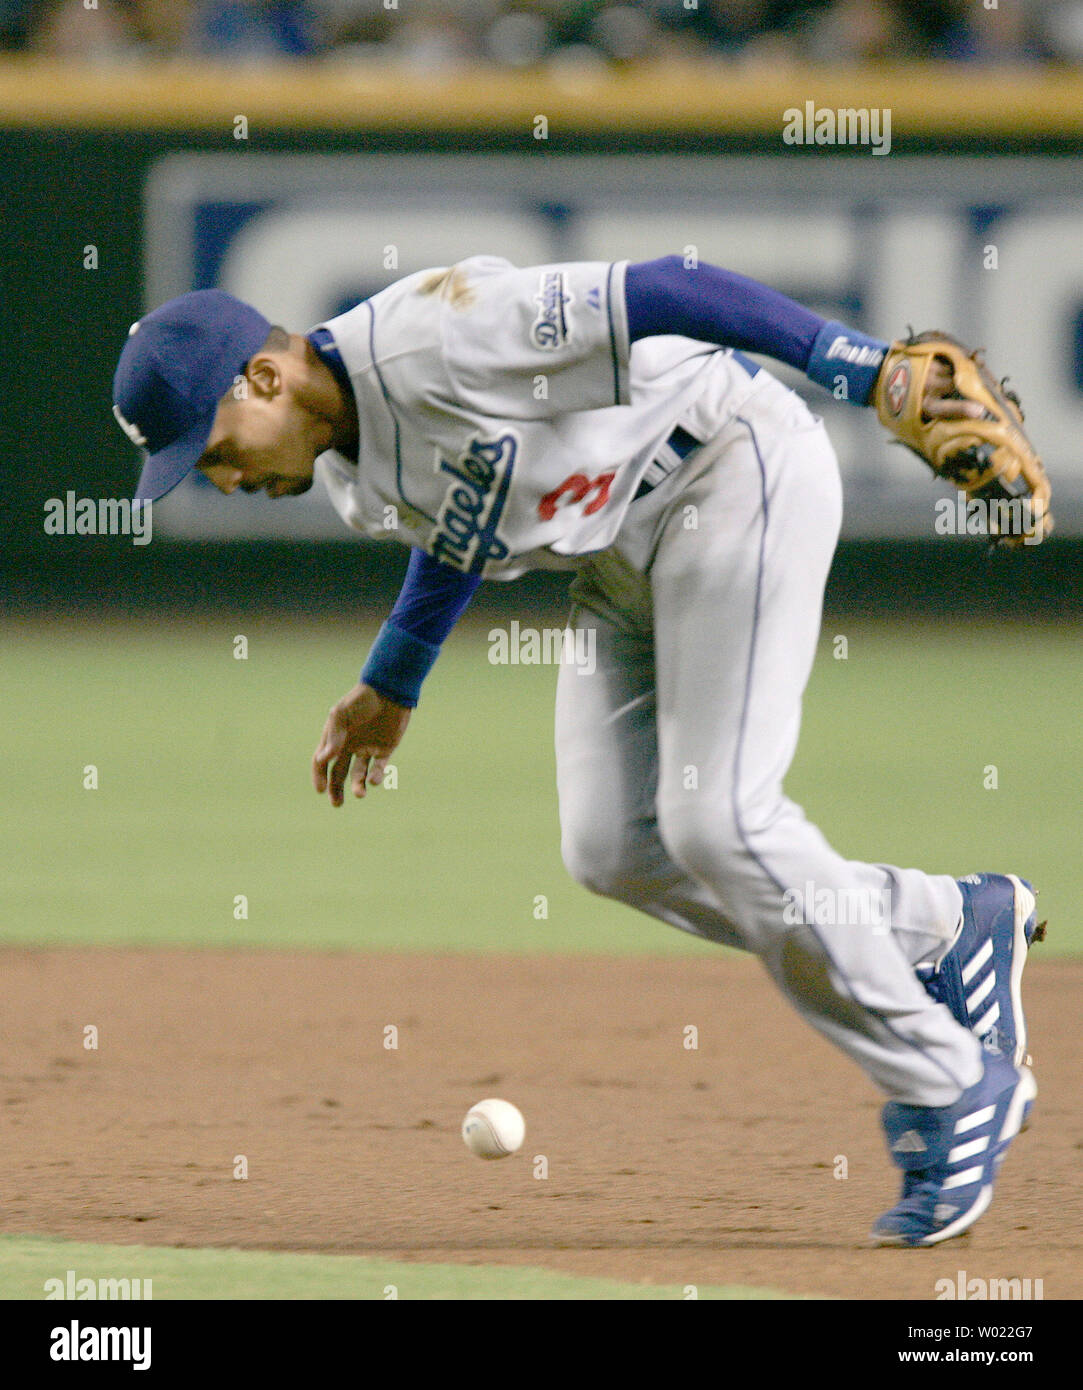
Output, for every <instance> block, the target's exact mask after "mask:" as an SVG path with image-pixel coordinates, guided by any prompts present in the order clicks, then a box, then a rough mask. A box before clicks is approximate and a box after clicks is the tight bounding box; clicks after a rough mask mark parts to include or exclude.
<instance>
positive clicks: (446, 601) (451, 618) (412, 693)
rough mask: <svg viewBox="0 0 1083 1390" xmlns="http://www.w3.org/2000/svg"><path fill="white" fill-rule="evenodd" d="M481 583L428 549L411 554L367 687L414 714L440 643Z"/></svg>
mask: <svg viewBox="0 0 1083 1390" xmlns="http://www.w3.org/2000/svg"><path fill="white" fill-rule="evenodd" d="M480 583H481V576H480V575H476V574H462V573H460V571H459V570H456V569H452V567H451V566H450V565H443V564H441V563H440V562H439V561H438V560H434V559H433V557H432V556H431V555H429V554H428V553H427V552H426V551H424V550H420V549H417V548H415V549H414V550H412V551H411V552H410V563H409V564H408V565H407V567H406V578H405V579H404V580H403V584H402V588H401V589H400V590H399V596H398V598H397V599H396V600H395V606H394V608H392V610H391V612H390V614H389V615H388V619H387V621H386V622H385V623H384V625H383V626H382V627H381V628H380V631H379V634H378V635H377V638H376V641H375V642H374V643H373V647H372V650H371V651H370V652H369V656H368V660H367V661H366V662H365V668H364V670H363V671H362V672H361V680H362V683H363V684H365V685H370V686H372V688H373V690H375V691H377V692H378V693H379V694H381V695H383V696H384V698H385V699H388V700H393V701H394V702H395V704H397V705H404V706H405V707H406V708H407V709H413V708H414V706H415V705H416V704H417V702H418V699H419V698H420V695H421V684H422V682H423V681H424V679H425V677H426V676H427V675H428V673H429V671H430V670H431V669H432V666H433V663H434V662H435V661H436V658H437V657H438V656H439V655H440V646H441V644H442V643H443V641H444V639H445V637H447V635H448V633H449V632H450V631H451V629H452V628H453V627H454V626H455V624H456V623H457V622H458V620H459V618H460V617H461V616H462V614H463V612H464V611H465V609H466V608H467V606H468V604H469V603H470V600H471V599H472V598H473V596H474V592H475V590H476V589H477V587H478V585H479V584H480Z"/></svg>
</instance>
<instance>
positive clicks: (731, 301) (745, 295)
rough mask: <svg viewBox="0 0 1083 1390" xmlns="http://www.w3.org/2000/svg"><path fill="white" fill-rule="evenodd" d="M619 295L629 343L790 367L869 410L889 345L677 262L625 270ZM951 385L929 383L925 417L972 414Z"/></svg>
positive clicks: (746, 284)
mask: <svg viewBox="0 0 1083 1390" xmlns="http://www.w3.org/2000/svg"><path fill="white" fill-rule="evenodd" d="M624 293H625V299H626V300H627V304H628V329H629V336H630V337H631V339H632V341H633V342H635V341H636V340H637V339H638V338H646V337H650V336H653V335H655V334H666V333H675V334H679V335H680V336H681V337H685V338H695V339H696V340H697V341H698V342H704V343H718V344H720V345H721V346H724V347H732V348H737V349H738V350H742V351H745V352H756V353H761V354H763V355H764V356H766V357H773V358H775V359H776V361H779V362H786V363H787V364H788V365H789V366H791V367H796V368H797V370H798V371H802V372H804V373H805V375H806V376H808V377H809V379H810V380H812V381H815V382H817V383H818V384H819V385H820V386H823V387H824V388H825V389H826V390H828V391H830V392H831V393H832V394H833V395H834V396H835V397H836V399H839V400H848V401H850V402H852V403H853V404H854V405H869V404H870V402H871V399H872V391H873V387H874V385H875V384H876V378H877V376H878V375H879V372H880V367H881V365H882V363H883V361H884V356H885V354H886V352H887V349H888V344H887V343H886V342H884V341H883V340H882V339H880V338H870V337H869V336H868V335H867V334H865V333H859V332H858V331H857V330H856V329H854V328H849V327H848V326H847V325H846V324H844V323H839V322H838V321H837V320H835V319H825V318H822V317H821V316H820V315H819V314H814V313H813V312H812V310H811V309H806V308H805V306H804V305H803V304H798V303H797V302H796V300H793V299H788V298H787V297H786V296H785V295H784V294H780V293H779V292H778V290H773V289H771V288H770V287H769V286H767V285H761V284H760V283H759V281H757V280H750V279H748V277H747V276H744V275H738V274H736V273H735V272H734V271H732V270H722V269H720V268H719V267H718V266H714V265H706V264H704V263H702V262H701V263H700V264H698V265H696V266H695V267H690V266H686V265H685V263H684V261H683V260H682V258H681V257H680V256H663V257H662V258H661V259H660V260H656V261H641V262H639V263H638V264H636V265H630V266H629V267H628V269H627V272H626V274H625V280H624ZM951 385H952V379H951V373H950V372H946V373H945V372H943V371H937V372H936V373H934V374H931V375H930V378H929V380H928V381H927V382H926V398H925V401H924V403H923V405H924V409H925V413H926V414H927V415H930V416H958V415H971V414H973V407H972V403H971V402H960V401H951V402H949V401H948V400H946V399H945V397H947V394H948V392H949V391H950V390H951Z"/></svg>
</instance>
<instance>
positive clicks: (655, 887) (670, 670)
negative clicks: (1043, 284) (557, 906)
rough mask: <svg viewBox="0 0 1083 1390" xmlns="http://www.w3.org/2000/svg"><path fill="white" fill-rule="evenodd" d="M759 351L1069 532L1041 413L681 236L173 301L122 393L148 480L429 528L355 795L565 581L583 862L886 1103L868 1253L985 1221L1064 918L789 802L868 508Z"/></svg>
mask: <svg viewBox="0 0 1083 1390" xmlns="http://www.w3.org/2000/svg"><path fill="white" fill-rule="evenodd" d="M746 352H751V353H755V354H757V355H762V356H768V357H770V358H773V359H776V360H779V361H781V362H784V363H788V364H789V365H790V366H791V367H795V368H798V369H799V370H801V371H803V372H804V373H805V374H806V375H807V376H808V377H809V378H810V380H811V381H812V382H814V383H818V384H819V385H820V386H822V387H826V388H827V389H828V390H830V391H832V393H833V394H834V395H835V396H836V397H846V398H847V399H849V400H850V401H852V402H853V403H854V404H855V405H859V406H860V405H868V404H872V405H874V406H875V408H876V409H877V412H878V414H879V415H880V418H881V420H882V421H883V422H884V423H885V424H886V425H887V426H888V427H889V428H891V429H893V430H894V431H895V433H896V434H898V435H899V437H900V438H902V439H903V440H904V442H907V443H909V444H910V445H911V447H913V448H915V449H916V450H918V451H919V452H920V453H921V455H922V457H924V458H925V459H926V461H928V462H929V463H931V464H932V466H933V467H934V469H935V470H936V471H937V472H939V473H941V474H943V475H944V476H948V477H951V478H952V479H953V480H954V481H955V482H956V484H957V485H958V486H959V487H961V488H962V489H963V490H964V491H966V492H967V493H968V495H969V496H970V497H976V498H979V499H980V498H989V497H992V496H1004V497H1008V496H1011V497H1019V498H1022V500H1023V501H1024V502H1026V503H1027V505H1028V508H1029V511H1028V516H1029V517H1030V530H1029V532H1028V538H1033V536H1035V535H1036V536H1037V538H1038V539H1040V538H1041V536H1042V535H1043V534H1044V533H1045V532H1046V531H1048V529H1049V528H1050V526H1051V517H1050V515H1049V511H1048V498H1049V487H1048V482H1047V480H1046V478H1045V474H1044V470H1043V469H1042V466H1041V463H1040V462H1039V461H1038V459H1037V458H1036V456H1035V455H1034V453H1033V451H1032V450H1031V449H1030V447H1029V444H1028V443H1027V440H1026V437H1025V435H1024V434H1023V432H1022V429H1021V420H1022V417H1021V414H1020V412H1019V410H1018V408H1017V402H1016V401H1015V398H1014V397H1013V396H1010V395H1009V394H1008V393H1006V392H1004V391H1003V389H1002V388H1001V387H999V386H998V385H997V383H996V382H995V381H994V380H993V379H992V378H991V377H990V376H989V374H988V373H987V372H986V371H984V369H983V368H982V367H981V364H980V363H979V362H978V361H977V360H976V357H972V356H970V355H968V354H967V353H966V351H965V349H963V348H962V347H961V345H959V344H957V343H956V342H954V340H952V339H949V338H947V337H945V336H943V335H920V336H919V337H917V338H913V337H912V338H910V339H908V340H905V341H898V342H896V343H894V344H890V345H889V344H888V343H886V342H882V341H880V340H878V339H874V338H870V337H867V336H865V335H864V334H861V333H858V332H855V331H854V330H853V329H852V328H849V327H847V326H845V325H844V324H841V323H837V322H827V321H825V320H824V319H822V318H821V317H820V316H819V315H817V314H814V313H812V312H811V311H810V310H808V309H807V308H805V307H803V306H801V305H800V304H797V303H795V302H793V301H792V300H790V299H788V298H786V297H785V296H783V295H781V294H779V293H777V292H776V291H774V290H772V289H770V288H768V287H766V286H764V285H761V284H759V283H757V282H755V281H752V280H749V279H747V278H745V277H742V276H740V275H737V274H734V273H731V272H728V271H725V270H723V269H720V268H718V267H715V266H711V265H705V264H702V263H701V264H699V265H696V266H689V265H686V264H685V262H684V261H682V259H681V258H679V257H676V256H671V257H664V258H662V259H660V260H657V261H650V262H646V263H642V264H629V263H627V262H621V261H619V262H615V263H612V264H608V263H594V262H575V263H566V264H554V265H545V266H534V267H529V268H526V269H523V268H517V267H515V266H513V265H512V264H511V263H509V262H508V261H506V260H504V259H502V258H500V257H496V256H475V257H471V258H469V259H467V260H464V261H461V262H460V263H458V264H457V265H454V266H451V267H445V268H438V269H433V270H427V271H423V272H420V273H418V274H414V275H409V276H406V277H405V278H403V279H401V280H399V281H397V282H396V283H394V284H392V285H390V286H389V287H388V288H386V289H384V290H382V291H381V292H380V293H378V294H376V295H374V296H373V297H372V298H371V299H368V300H366V301H364V302H363V303H361V304H360V305H358V306H357V307H356V308H354V309H351V310H350V311H349V312H347V313H345V314H343V315H341V316H340V317H338V318H335V319H333V320H331V321H330V322H327V323H324V324H320V325H318V326H317V327H316V328H314V329H313V330H312V331H311V332H310V333H308V334H307V335H304V336H301V335H298V334H296V333H287V332H286V331H285V330H283V329H281V328H277V327H274V326H272V324H270V323H269V322H268V321H267V320H266V319H265V318H264V317H263V316H262V315H261V314H260V313H258V312H257V311H256V310H255V309H254V308H252V307H251V306H249V305H247V304H243V303H241V302H239V301H238V300H236V299H234V298H232V297H231V296H229V295H227V294H224V293H222V292H220V291H216V290H203V291H197V292H195V293H192V294H187V295H182V296H181V297H180V298H178V299H175V300H171V301H170V302H169V303H167V304H165V305H163V306H161V307H160V308H158V309H156V310H154V311H153V312H151V313H149V314H148V315H146V317H145V318H143V319H141V320H140V321H139V322H138V323H136V324H134V325H133V326H132V328H131V330H130V333H129V337H128V340H127V342H126V344H125V345H124V347H123V350H122V352H121V354H120V360H119V363H118V367H117V371H116V376H115V379H114V392H113V395H114V402H115V404H114V407H113V409H114V413H115V415H116V417H117V419H118V421H119V423H120V424H121V425H122V427H123V428H124V429H125V431H126V432H127V433H128V435H129V436H130V437H131V438H132V439H133V440H135V442H136V443H138V444H139V445H140V446H141V447H142V448H143V449H144V451H145V457H144V463H143V468H142V473H141V477H140V481H139V486H138V491H137V493H136V496H137V498H142V499H144V500H147V501H153V500H156V499H158V498H160V497H162V496H164V495H165V494H166V493H167V492H168V491H169V490H170V489H171V488H172V487H174V486H175V485H176V484H177V483H179V482H180V481H181V479H182V478H183V477H184V476H185V475H186V474H187V473H188V472H189V471H190V470H191V469H193V468H199V469H201V470H202V472H203V473H204V474H205V475H206V476H207V477H208V478H209V479H210V480H211V481H212V482H213V483H214V484H215V486H217V487H218V488H219V489H220V490H221V491H223V492H225V493H230V492H233V491H234V490H235V489H236V488H241V489H242V490H243V491H246V492H255V491H260V490H263V491H265V492H267V493H268V494H269V495H270V496H271V497H283V496H290V495H294V494H296V493H300V492H304V491H305V490H307V489H308V488H309V487H310V486H311V484H312V480H313V477H314V473H315V471H316V470H317V469H318V470H319V472H320V475H321V477H322V479H323V482H324V484H325V485H326V487H327V490H328V492H329V494H330V496H331V499H332V501H333V503H334V505H335V508H336V509H337V511H338V512H339V514H340V515H341V517H342V518H343V520H344V521H345V522H346V524H347V525H348V526H350V527H352V528H353V529H355V530H357V531H359V532H361V533H362V534H363V535H365V536H368V537H369V538H372V539H385V538H387V537H389V536H393V537H395V538H397V539H399V540H401V541H403V542H405V543H406V544H408V545H410V546H412V547H413V551H412V554H411V556H410V562H409V566H408V570H407V576H406V580H405V583H404V585H403V588H402V591H401V593H400V595H399V598H398V600H397V602H396V603H395V605H394V608H393V609H392V611H391V613H390V615H389V617H388V619H387V621H386V622H385V623H384V625H383V627H382V628H381V630H380V633H379V636H378V637H377V640H376V642H375V645H374V647H373V649H372V651H371V653H370V654H369V657H368V660H367V662H366V664H365V667H364V670H363V671H362V673H361V680H360V683H359V684H357V685H356V686H354V688H353V689H352V690H350V691H349V692H348V693H347V694H346V695H345V696H343V698H342V699H341V700H339V701H338V703H337V704H336V705H335V706H334V707H333V708H332V710H331V713H330V715H329V717H328V719H327V722H326V725H325V727H324V730H323V735H322V737H321V739H320V742H319V746H318V747H317V749H316V752H315V755H314V758H313V765H312V766H313V779H314V783H315V787H316V790H317V791H318V792H320V793H321V794H322V793H325V792H326V793H328V794H329V797H330V800H331V802H332V804H333V805H335V806H341V805H342V803H343V800H344V795H345V790H346V786H347V783H348V782H349V784H350V785H351V787H352V790H353V793H354V795H355V796H364V795H365V791H366V787H367V786H368V784H369V783H373V784H378V783H379V782H380V781H381V778H382V776H383V771H384V766H385V764H386V761H387V759H388V757H389V756H390V754H391V753H392V751H393V750H394V748H395V747H396V745H397V744H398V742H399V740H400V739H401V738H402V736H403V733H404V732H405V729H406V727H407V723H408V721H409V719H410V713H411V710H412V709H413V708H414V707H415V706H416V704H417V702H418V697H419V692H420V689H421V685H422V682H423V680H424V678H425V676H426V674H427V672H428V671H429V669H430V668H431V666H432V664H433V662H434V661H435V660H436V658H437V655H438V653H439V650H440V647H441V644H442V642H443V641H444V639H445V638H446V637H447V635H448V633H449V632H450V630H451V628H452V627H453V626H454V624H455V622H456V620H457V619H458V617H459V616H460V614H461V613H462V612H463V611H464V609H465V608H466V607H467V605H468V604H469V602H470V599H471V596H472V595H473V593H474V592H475V590H476V588H477V586H478V584H479V583H480V582H481V581H482V580H485V579H493V580H507V579H512V578H514V577H515V576H517V575H519V574H522V573H523V572H524V571H526V570H529V569H531V568H539V567H546V568H567V569H569V570H571V571H573V573H574V578H573V581H572V598H573V608H572V613H571V617H570V620H569V623H570V627H571V629H572V630H573V631H575V632H587V631H592V632H593V634H594V639H595V643H596V646H595V652H596V658H595V660H596V664H595V665H594V666H593V669H592V672H591V673H590V674H586V673H584V672H583V671H580V670H578V669H577V668H576V666H575V664H574V663H573V662H570V661H567V662H564V663H562V665H561V668H560V673H559V678H558V685H557V701H556V752H557V782H558V792H559V800H560V822H561V834H562V852H563V857H564V861H565V863H566V865H567V867H568V869H569V871H570V872H571V873H572V874H573V875H574V876H575V878H577V879H578V880H579V881H580V882H581V883H583V884H585V885H586V886H587V887H588V888H590V889H592V890H593V891H595V892H597V893H601V894H604V895H606V896H608V897H612V898H616V899H618V900H620V901H621V902H625V903H629V904H631V905H632V906H634V907H637V908H640V909H641V910H642V911H644V912H647V913H650V914H651V915H652V916H654V917H658V918H660V919H661V920H663V921H665V922H668V923H670V924H671V925H673V926H676V927H679V928H681V929H682V930H685V931H688V932H692V933H694V934H696V935H697V936H701V937H705V938H707V939H709V940H712V941H719V942H724V943H726V944H727V945H730V946H737V947H740V948H743V949H745V950H749V951H752V952H754V953H755V954H756V955H757V956H758V957H759V958H760V959H761V960H762V961H763V964H764V966H765V967H766V969H767V970H768V971H769V973H770V975H771V977H772V978H773V979H774V981H775V983H776V984H777V985H778V987H779V989H781V990H782V992H783V994H784V995H785V996H786V998H787V999H788V1000H789V1001H790V1003H791V1004H792V1005H793V1006H794V1007H795V1008H796V1009H797V1010H798V1012H799V1013H800V1014H801V1015H802V1016H803V1017H804V1018H805V1019H807V1020H808V1022H809V1023H810V1024H811V1025H812V1026H813V1027H814V1028H816V1029H818V1030H819V1031H820V1032H821V1033H822V1034H823V1035H824V1036H825V1037H827V1038H829V1039H830V1040H831V1041H832V1042H834V1043H835V1044H836V1045H837V1046H838V1047H840V1048H841V1049H842V1050H843V1051H844V1052H845V1053H846V1054H847V1055H848V1056H850V1057H852V1058H853V1060H854V1061H855V1062H856V1063H857V1064H858V1065H859V1066H860V1067H862V1068H863V1069H864V1071H865V1072H866V1073H867V1074H868V1076H870V1077H871V1078H872V1080H873V1081H874V1082H875V1083H876V1084H877V1086H879V1087H880V1089H881V1090H882V1091H883V1092H884V1094H885V1095H886V1097H887V1104H886V1106H885V1109H884V1112H883V1127H884V1131H885V1134H886V1139H887V1144H888V1148H889V1151H890V1154H891V1157H892V1159H893V1160H894V1162H895V1163H896V1164H897V1165H898V1166H899V1167H900V1168H901V1169H902V1170H903V1187H902V1196H901V1199H900V1200H899V1202H898V1203H897V1204H896V1205H895V1206H894V1207H892V1208H891V1209H890V1210H889V1211H888V1212H886V1214H885V1215H883V1216H882V1217H881V1218H880V1220H879V1221H878V1222H877V1223H876V1225H875V1227H874V1230H873V1239H874V1241H875V1242H877V1243H879V1244H886V1245H931V1244H934V1243H936V1242H939V1241H943V1240H946V1239H948V1238H949V1237H952V1236H956V1235H959V1234H960V1233H961V1232H963V1231H965V1230H966V1229H968V1228H969V1227H970V1226H971V1225H972V1224H973V1223H974V1222H975V1221H976V1220H977V1219H978V1217H979V1216H980V1215H981V1214H982V1212H983V1211H984V1210H985V1209H986V1207H987V1206H988V1205H989V1202H990V1200H991V1198H992V1191H993V1183H994V1180H995V1177H996V1173H997V1169H998V1167H999V1165H1000V1162H1001V1160H1002V1159H1003V1157H1004V1155H1005V1152H1006V1150H1007V1148H1008V1145H1009V1144H1010V1142H1011V1140H1012V1139H1013V1138H1014V1136H1015V1135H1016V1134H1017V1133H1018V1132H1019V1130H1020V1128H1021V1127H1022V1126H1023V1124H1024V1121H1025V1119H1026V1116H1027V1114H1028V1112H1029V1109H1030V1106H1031V1103H1032V1101H1033V1098H1034V1095H1035V1093H1036V1087H1035V1083H1034V1080H1033V1076H1032V1073H1031V1070H1030V1068H1029V1066H1028V1065H1027V1063H1028V1062H1029V1057H1028V1056H1027V1054H1026V1023H1025V1019H1024V1014H1023V1008H1022V1001H1021V994H1020V981H1021V976H1022V971H1023V966H1024V962H1025V960H1026V955H1027V951H1028V948H1029V946H1030V943H1031V942H1032V941H1033V940H1034V939H1036V938H1037V937H1039V936H1040V935H1041V934H1042V928H1041V927H1039V925H1038V924H1037V921H1036V914H1035V899H1034V893H1033V891H1032V889H1031V887H1030V885H1029V884H1027V883H1025V882H1024V881H1023V880H1022V879H1020V878H1017V877H1014V876H1010V875H1009V876H1001V875H985V874H982V875H971V876H969V877H966V878H962V879H959V880H955V879H952V878H949V877H946V876H942V875H930V874H926V873H923V872H921V871H920V870H917V869H905V868H895V867H892V866H890V865H884V864H863V863H855V862H853V861H849V860H846V859H844V858H842V856H841V855H839V854H838V853H836V852H835V851H834V850H833V849H832V848H831V846H830V845H829V844H828V843H827V841H826V840H825V838H824V836H823V835H822V834H821V833H820V832H819V831H818V830H817V829H816V828H815V826H813V825H812V824H810V823H809V821H808V820H807V819H806V818H805V816H804V814H803V812H802V811H801V809H800V808H799V807H798V806H796V805H795V804H794V803H793V802H792V801H790V800H789V799H788V798H787V797H786V796H785V795H784V793H783V790H782V787H783V779H784V777H785V774H786V771H787V768H788V767H789V765H790V761H791V758H792V756H793V753H794V749H795V745H796V742H797V733H798V725H799V721H800V711H801V698H802V692H803V690H804V687H805V683H806V680H807V678H808V675H809V670H810V667H811V664H812V660H813V654H814V650H815V647H816V642H817V637H818V632H819V624H820V616H821V604H822V596H823V589H824V584H825V581H826V578H827V574H828V569H829V567H830V564H831V558H832V555H833V552H834V549H835V544H836V540H837V537H838V531H839V523H840V515H841V509H842V496H841V488H840V482H839V473H838V468H837V463H836V459H835V455H834V452H833V450H832V447H831V444H830V442H829V440H828V437H827V434H826V432H825V430H824V426H823V424H822V422H821V420H820V419H819V417H818V416H816V415H814V414H813V413H812V412H811V411H810V410H809V409H808V407H807V406H806V404H805V402H804V401H803V400H802V398H801V397H800V396H798V395H797V394H795V393H794V392H793V391H791V390H789V389H787V388H786V387H785V386H784V385H783V384H782V383H781V382H780V381H779V380H778V379H777V378H776V377H774V376H772V374H771V373H770V372H769V371H767V370H766V369H765V368H764V367H762V366H760V365H758V364H757V363H756V362H755V361H753V360H752V358H750V357H748V356H745V353H746ZM993 531H994V534H999V536H1000V538H1001V540H1002V541H1004V542H1005V543H1007V544H1016V543H1018V542H1019V541H1020V539H1021V538H1022V535H1021V532H1020V531H1019V529H1018V528H1017V527H1015V528H1013V527H1012V526H1011V525H1008V526H1006V527H1005V526H1001V527H999V529H998V527H997V526H996V525H994V527H993ZM571 649H573V650H574V648H571ZM351 768H352V771H351Z"/></svg>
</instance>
